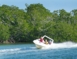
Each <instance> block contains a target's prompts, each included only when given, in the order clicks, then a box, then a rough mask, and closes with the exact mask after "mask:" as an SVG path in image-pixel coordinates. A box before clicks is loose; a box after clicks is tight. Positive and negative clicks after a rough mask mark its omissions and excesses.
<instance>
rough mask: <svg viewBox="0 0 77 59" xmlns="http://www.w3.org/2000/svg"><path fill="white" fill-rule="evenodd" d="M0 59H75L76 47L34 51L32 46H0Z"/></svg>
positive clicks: (76, 57) (76, 58) (76, 55)
mask: <svg viewBox="0 0 77 59" xmlns="http://www.w3.org/2000/svg"><path fill="white" fill-rule="evenodd" d="M0 59H77V47H72V48H60V49H59V48H58V49H57V48H55V49H36V47H35V45H34V44H17V45H1V46H0Z"/></svg>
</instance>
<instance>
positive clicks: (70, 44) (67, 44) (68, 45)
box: [51, 41, 77, 49]
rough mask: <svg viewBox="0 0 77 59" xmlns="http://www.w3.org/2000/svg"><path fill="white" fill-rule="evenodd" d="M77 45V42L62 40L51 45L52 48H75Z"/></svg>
mask: <svg viewBox="0 0 77 59" xmlns="http://www.w3.org/2000/svg"><path fill="white" fill-rule="evenodd" d="M74 47H77V43H74V42H71V41H68V42H62V43H53V45H52V46H51V48H52V49H59V48H74Z"/></svg>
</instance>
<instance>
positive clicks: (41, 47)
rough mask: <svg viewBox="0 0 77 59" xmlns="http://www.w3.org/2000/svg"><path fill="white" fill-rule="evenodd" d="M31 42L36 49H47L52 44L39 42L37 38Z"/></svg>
mask: <svg viewBox="0 0 77 59" xmlns="http://www.w3.org/2000/svg"><path fill="white" fill-rule="evenodd" d="M33 43H34V44H35V46H36V48H38V49H48V48H51V46H52V44H45V43H42V42H39V39H37V40H34V41H33Z"/></svg>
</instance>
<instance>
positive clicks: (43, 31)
mask: <svg viewBox="0 0 77 59" xmlns="http://www.w3.org/2000/svg"><path fill="white" fill-rule="evenodd" d="M51 8H52V7H51ZM43 35H47V36H49V37H51V38H53V39H54V41H55V42H64V41H73V42H77V9H74V10H71V11H70V12H67V11H66V10H64V9H61V10H54V11H53V12H50V10H48V9H46V8H45V7H44V6H43V5H42V4H40V3H37V4H30V5H28V4H25V10H23V9H19V8H18V7H16V6H13V5H12V6H8V5H2V6H0V43H16V42H22V43H23V42H25V43H32V42H33V40H34V39H36V38H39V37H41V36H43Z"/></svg>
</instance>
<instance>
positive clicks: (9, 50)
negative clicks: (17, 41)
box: [0, 48, 21, 53]
mask: <svg viewBox="0 0 77 59" xmlns="http://www.w3.org/2000/svg"><path fill="white" fill-rule="evenodd" d="M20 49H21V48H14V49H2V50H0V53H1V52H13V51H18V50H20Z"/></svg>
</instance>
